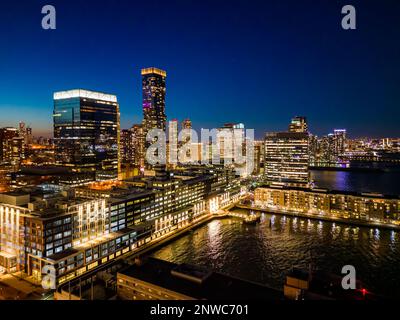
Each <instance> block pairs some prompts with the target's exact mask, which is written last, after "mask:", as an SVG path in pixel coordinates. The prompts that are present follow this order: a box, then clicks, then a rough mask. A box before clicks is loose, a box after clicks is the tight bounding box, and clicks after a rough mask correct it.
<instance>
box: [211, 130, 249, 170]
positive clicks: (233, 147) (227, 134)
mask: <svg viewBox="0 0 400 320" xmlns="http://www.w3.org/2000/svg"><path fill="white" fill-rule="evenodd" d="M244 136H245V131H244V124H243V123H225V124H224V126H223V127H222V128H219V129H218V133H217V144H218V147H219V154H220V159H221V161H225V163H229V162H231V163H233V162H234V160H235V152H237V151H238V150H239V149H238V148H240V149H241V150H242V152H243V151H244V150H243V148H244V142H245V140H244Z"/></svg>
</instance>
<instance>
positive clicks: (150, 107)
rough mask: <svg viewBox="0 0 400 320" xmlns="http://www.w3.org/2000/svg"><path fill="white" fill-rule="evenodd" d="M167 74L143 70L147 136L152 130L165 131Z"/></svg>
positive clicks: (158, 70)
mask: <svg viewBox="0 0 400 320" xmlns="http://www.w3.org/2000/svg"><path fill="white" fill-rule="evenodd" d="M166 77H167V73H166V72H165V71H163V70H161V69H157V68H146V69H142V88H143V129H144V132H145V134H147V132H148V131H149V130H151V129H155V128H157V129H161V130H163V131H165V129H166V122H167V116H166V115H165V92H166V87H165V79H166Z"/></svg>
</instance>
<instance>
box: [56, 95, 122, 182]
mask: <svg viewBox="0 0 400 320" xmlns="http://www.w3.org/2000/svg"><path fill="white" fill-rule="evenodd" d="M53 117H54V143H55V149H56V150H55V151H56V152H55V155H56V159H55V160H56V163H57V164H59V165H62V166H65V167H68V168H69V169H70V170H71V171H72V172H74V173H77V174H78V173H86V174H87V175H86V178H85V179H84V180H83V181H82V182H89V181H103V180H109V179H116V178H117V177H118V171H119V165H120V161H119V155H120V153H119V146H120V113H119V105H118V102H117V97H116V96H114V95H110V94H105V93H101V92H94V91H88V90H80V89H77V90H69V91H62V92H56V93H54V114H53ZM77 176H78V175H77Z"/></svg>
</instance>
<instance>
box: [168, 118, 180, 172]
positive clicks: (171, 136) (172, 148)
mask: <svg viewBox="0 0 400 320" xmlns="http://www.w3.org/2000/svg"><path fill="white" fill-rule="evenodd" d="M167 161H168V164H169V165H174V164H177V162H178V120H176V119H173V120H171V121H169V124H168V149H167Z"/></svg>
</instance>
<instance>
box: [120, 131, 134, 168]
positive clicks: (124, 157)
mask: <svg viewBox="0 0 400 320" xmlns="http://www.w3.org/2000/svg"><path fill="white" fill-rule="evenodd" d="M133 144H134V139H133V132H132V130H131V129H123V130H121V146H120V152H121V158H120V159H121V164H125V163H129V164H131V163H132V162H133V155H134V148H133Z"/></svg>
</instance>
